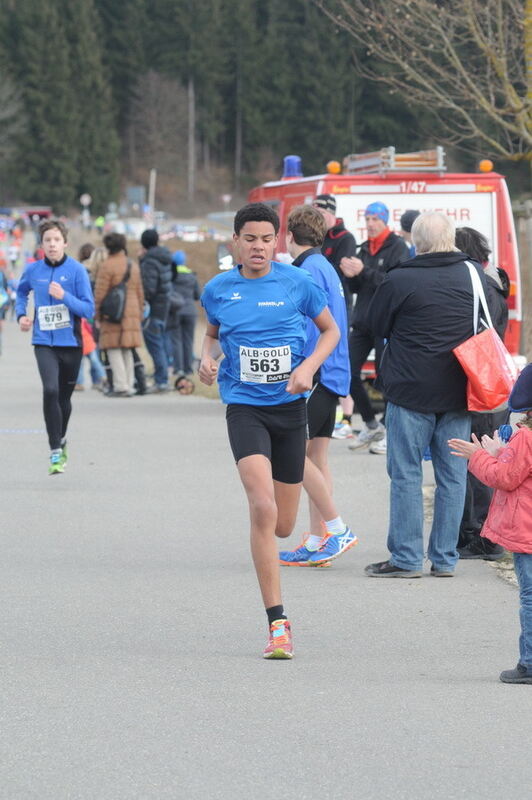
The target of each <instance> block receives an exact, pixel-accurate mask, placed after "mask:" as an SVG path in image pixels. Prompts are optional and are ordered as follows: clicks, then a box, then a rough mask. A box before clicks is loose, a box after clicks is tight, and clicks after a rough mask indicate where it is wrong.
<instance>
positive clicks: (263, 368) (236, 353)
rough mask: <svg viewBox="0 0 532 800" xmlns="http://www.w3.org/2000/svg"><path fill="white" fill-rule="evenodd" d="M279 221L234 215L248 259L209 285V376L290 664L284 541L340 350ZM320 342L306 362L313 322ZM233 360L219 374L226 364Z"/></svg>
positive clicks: (276, 643)
mask: <svg viewBox="0 0 532 800" xmlns="http://www.w3.org/2000/svg"><path fill="white" fill-rule="evenodd" d="M278 234H279V218H278V216H277V214H276V213H275V212H274V211H273V209H272V208H270V207H269V206H267V205H265V204H263V203H250V204H248V205H247V206H244V207H243V208H241V209H240V211H239V212H238V213H237V214H236V216H235V221H234V234H233V241H234V246H235V251H236V253H237V257H238V260H239V263H238V264H237V266H236V267H234V268H233V270H231V272H229V273H225V274H223V275H218V276H216V277H215V278H213V280H212V281H209V283H208V284H207V285H206V287H205V289H204V292H203V295H202V303H203V306H204V308H205V311H206V313H207V319H208V324H207V330H206V334H205V339H204V343H203V348H202V356H201V364H200V369H199V375H200V380H201V381H202V382H203V383H206V384H207V385H212V384H213V383H214V382H215V380H216V379H217V377H218V371H219V385H220V392H221V395H222V400H223V401H224V402H225V403H227V404H228V407H227V426H228V433H229V440H230V443H231V448H232V450H233V455H234V458H235V461H236V463H237V468H238V471H239V474H240V478H241V481H242V484H243V486H244V489H245V491H246V494H247V498H248V503H249V513H250V520H251V552H252V556H253V561H254V564H255V569H256V572H257V577H258V580H259V585H260V589H261V593H262V598H263V601H264V605H265V607H266V613H267V615H268V623H269V639H268V643H267V645H266V648H265V650H264V653H263V655H264V657H265V658H291V657H292V654H293V645H292V635H291V628H290V623H289V622H288V620H287V618H286V615H285V613H284V608H283V605H282V599H281V586H280V577H279V559H278V552H277V546H276V543H275V536H276V535H277V536H281V537H286V536H289V535H290V533H291V532H292V529H293V527H294V524H295V519H296V516H297V509H298V504H299V497H300V493H301V485H302V480H303V471H304V463H305V427H306V407H305V395H306V393H307V392H308V391H309V390H310V389H311V388H312V382H313V376H314V374H315V372H316V370H317V369H319V367H320V365H321V364H322V363H323V361H324V360H325V359H326V358H327V356H328V355H329V354H330V353H331V352H332V350H333V349H334V347H335V346H336V344H337V342H338V338H339V332H338V327H337V325H336V323H335V321H334V319H333V318H332V316H331V313H330V311H329V310H328V308H327V299H326V296H325V293H324V292H323V290H322V289H320V288H319V287H318V286H317V285H316V284H315V283H314V281H313V280H312V279H311V277H310V275H309V274H308V273H306V272H304V271H303V270H294V268H293V267H291V266H287V265H283V264H279V263H277V262H275V261H273V255H274V252H275V248H276V245H277V240H278ZM308 317H310V318H311V319H313V320H314V322H315V324H316V325H317V327H318V329H319V331H320V336H319V338H318V341H317V343H316V347H315V349H314V351H313V352H312V353H311V354H309V355H307V356H305V353H304V349H305V342H306V327H307V318H308ZM222 352H223V354H224V355H225V358H224V360H223V361H222V362H221V365H220V370H219V366H218V359H219V357H220V356H221V354H222Z"/></svg>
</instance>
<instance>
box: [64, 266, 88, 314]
mask: <svg viewBox="0 0 532 800" xmlns="http://www.w3.org/2000/svg"><path fill="white" fill-rule="evenodd" d="M74 286H75V292H76V293H75V294H73V293H71V292H64V294H63V298H62V299H63V303H64V304H65V305H66V306H67V307H68V308H69V309H70V310H71V311H72V312H73V313H74V314H75V315H76V316H78V317H85V318H86V319H87V318H92V317H93V316H94V297H93V294H92V289H91V284H90V280H89V275H88V273H87V270H86V269H84V268H83V270H82V271H79V272H78V274H77V275H76V278H75V282H74Z"/></svg>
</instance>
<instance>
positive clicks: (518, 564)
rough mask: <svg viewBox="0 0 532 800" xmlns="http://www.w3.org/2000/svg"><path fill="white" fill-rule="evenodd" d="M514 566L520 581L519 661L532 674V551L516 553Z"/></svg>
mask: <svg viewBox="0 0 532 800" xmlns="http://www.w3.org/2000/svg"><path fill="white" fill-rule="evenodd" d="M514 566H515V574H516V575H517V581H518V583H519V600H520V603H521V605H520V608H519V620H520V622H521V636H520V637H519V663H520V664H522V665H523V667H526V668H527V670H528V672H529V673H530V674H531V675H532V553H514Z"/></svg>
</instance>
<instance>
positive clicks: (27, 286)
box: [15, 269, 31, 322]
mask: <svg viewBox="0 0 532 800" xmlns="http://www.w3.org/2000/svg"><path fill="white" fill-rule="evenodd" d="M30 292H31V282H30V280H29V278H28V270H27V269H25V270H24V272H23V273H22V277H21V279H20V281H19V284H18V286H17V299H16V301H15V315H16V318H17V322H18V321H19V320H20V318H21V317H25V316H26V308H27V305H28V295H29V293H30Z"/></svg>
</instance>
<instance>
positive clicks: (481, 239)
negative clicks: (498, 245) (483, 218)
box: [454, 227, 491, 264]
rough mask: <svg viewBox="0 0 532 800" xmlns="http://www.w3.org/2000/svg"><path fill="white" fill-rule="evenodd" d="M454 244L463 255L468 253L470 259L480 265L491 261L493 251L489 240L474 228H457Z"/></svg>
mask: <svg viewBox="0 0 532 800" xmlns="http://www.w3.org/2000/svg"><path fill="white" fill-rule="evenodd" d="M454 242H455V245H456V246H457V247H458V249H459V250H461V251H462V253H466V254H467V255H468V256H469V258H473V259H474V260H475V261H478V263H479V264H485V263H486V261H489V257H490V254H491V250H490V246H489V244H488V240H487V239H486V237H485V236H484V234H483V233H480V232H479V231H476V230H475V229H474V228H467V227H464V228H457V229H456V236H455V240H454Z"/></svg>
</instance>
